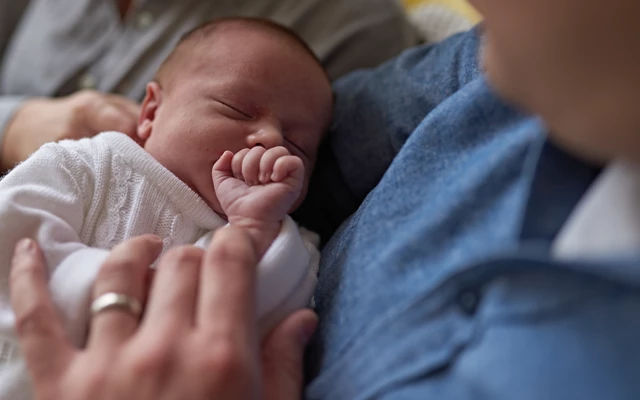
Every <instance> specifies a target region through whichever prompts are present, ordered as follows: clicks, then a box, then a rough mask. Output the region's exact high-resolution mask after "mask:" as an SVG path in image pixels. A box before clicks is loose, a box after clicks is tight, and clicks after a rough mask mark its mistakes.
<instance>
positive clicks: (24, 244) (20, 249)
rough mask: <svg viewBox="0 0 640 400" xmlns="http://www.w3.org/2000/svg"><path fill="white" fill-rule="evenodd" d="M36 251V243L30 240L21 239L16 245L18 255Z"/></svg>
mask: <svg viewBox="0 0 640 400" xmlns="http://www.w3.org/2000/svg"><path fill="white" fill-rule="evenodd" d="M34 249H35V242H34V241H33V240H32V239H29V238H24V239H20V241H19V242H18V244H16V252H17V253H31V252H33V250H34Z"/></svg>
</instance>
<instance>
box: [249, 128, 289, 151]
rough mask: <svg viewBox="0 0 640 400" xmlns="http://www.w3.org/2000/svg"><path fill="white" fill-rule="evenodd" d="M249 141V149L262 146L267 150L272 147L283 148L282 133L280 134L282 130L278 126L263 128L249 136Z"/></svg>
mask: <svg viewBox="0 0 640 400" xmlns="http://www.w3.org/2000/svg"><path fill="white" fill-rule="evenodd" d="M247 141H248V143H247V144H248V147H254V146H262V147H264V148H265V149H269V148H271V147H276V146H282V144H283V138H282V132H280V129H279V128H278V127H276V126H271V125H269V126H263V127H260V129H258V130H257V131H256V132H255V133H252V134H251V135H249V136H248V137H247Z"/></svg>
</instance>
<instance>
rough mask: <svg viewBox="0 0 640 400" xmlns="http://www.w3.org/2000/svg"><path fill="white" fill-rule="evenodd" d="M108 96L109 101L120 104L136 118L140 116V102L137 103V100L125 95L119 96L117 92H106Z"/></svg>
mask: <svg viewBox="0 0 640 400" xmlns="http://www.w3.org/2000/svg"><path fill="white" fill-rule="evenodd" d="M105 96H106V98H107V100H108V101H110V102H112V103H114V104H116V105H118V106H119V107H120V108H122V109H123V110H124V111H125V112H127V113H128V114H129V115H131V116H133V117H134V118H136V119H137V118H138V116H139V115H140V104H139V103H136V102H135V101H133V100H131V99H128V98H126V97H124V96H119V95H117V94H105Z"/></svg>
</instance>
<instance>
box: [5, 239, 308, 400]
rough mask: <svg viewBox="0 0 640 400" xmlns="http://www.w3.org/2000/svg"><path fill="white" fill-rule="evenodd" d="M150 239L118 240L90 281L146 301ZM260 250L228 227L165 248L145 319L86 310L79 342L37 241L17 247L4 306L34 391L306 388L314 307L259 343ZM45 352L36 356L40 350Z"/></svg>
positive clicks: (158, 395) (75, 394)
mask: <svg viewBox="0 0 640 400" xmlns="http://www.w3.org/2000/svg"><path fill="white" fill-rule="evenodd" d="M160 249H161V243H160V241H159V240H158V239H157V238H155V237H153V236H149V235H146V236H141V237H138V238H134V239H131V240H129V241H126V242H124V243H122V244H121V245H119V246H116V247H115V248H114V249H113V250H112V252H111V254H110V255H109V257H108V258H107V260H106V261H105V263H104V265H103V267H102V269H101V271H100V273H99V276H98V278H97V280H96V283H95V287H94V293H93V294H94V298H95V297H96V296H99V295H101V294H104V293H107V292H117V293H122V294H125V295H127V296H131V297H135V298H138V299H144V298H145V296H144V294H145V291H146V283H145V282H147V281H148V276H149V268H148V266H149V265H150V263H151V262H153V260H154V259H155V258H156V257H157V255H158V253H159V252H160ZM256 261H257V259H256V252H255V249H254V248H253V246H252V244H251V241H250V240H249V238H248V236H247V234H246V233H245V232H244V231H242V230H240V229H238V228H233V227H227V228H223V229H221V230H219V231H218V232H216V234H215V236H214V238H213V240H212V242H211V245H210V246H209V248H208V249H207V250H206V252H204V251H202V250H200V249H198V248H195V247H192V246H184V247H180V248H176V249H172V250H170V251H169V252H167V254H166V255H165V256H163V257H162V258H161V259H160V261H159V262H158V265H157V271H156V272H155V276H154V278H153V283H152V287H151V291H150V294H149V297H148V301H147V305H146V310H145V312H144V317H143V319H142V321H141V322H139V321H138V319H137V318H136V317H134V316H133V315H132V314H129V313H128V312H126V311H123V310H122V309H110V310H106V311H102V312H99V313H98V314H96V315H94V316H93V319H92V322H91V329H90V334H89V341H88V344H87V347H86V348H85V349H77V348H74V347H73V346H72V345H71V344H70V343H69V341H68V339H67V338H66V337H65V334H64V330H63V327H62V325H61V323H60V319H59V317H58V316H57V314H56V312H55V309H54V305H53V303H52V301H51V297H50V294H49V292H48V289H47V283H46V276H45V269H44V266H43V258H42V254H41V252H40V250H39V249H38V247H37V245H36V244H35V243H34V242H33V241H31V240H29V239H26V240H23V241H21V242H20V243H19V244H18V245H17V246H16V252H15V255H14V259H13V264H12V272H11V278H10V279H11V282H10V283H11V302H12V305H13V308H14V311H15V314H16V321H17V323H16V328H17V332H18V336H19V339H20V345H21V349H22V352H23V354H24V356H25V359H26V363H27V366H28V368H29V371H30V373H31V375H32V378H33V379H32V381H33V383H34V386H35V393H36V397H37V398H38V399H72V400H73V399H212V398H215V399H253V398H261V397H264V398H267V399H292V398H299V397H300V394H301V385H302V355H303V349H304V345H305V344H306V342H307V340H308V339H309V336H310V335H311V334H312V332H313V330H314V329H315V326H316V321H317V320H316V317H315V315H314V314H313V313H312V312H311V311H309V310H303V311H298V312H297V313H295V314H292V315H291V316H290V317H289V318H288V319H286V320H285V321H284V322H283V323H281V324H280V325H279V326H278V327H277V328H276V329H274V331H273V332H272V333H271V334H270V336H269V337H267V339H265V342H264V343H263V346H262V351H259V350H258V347H259V346H258V342H257V341H258V339H257V323H256V316H255V265H256ZM45 354H46V355H47V356H46V357H43V355H45Z"/></svg>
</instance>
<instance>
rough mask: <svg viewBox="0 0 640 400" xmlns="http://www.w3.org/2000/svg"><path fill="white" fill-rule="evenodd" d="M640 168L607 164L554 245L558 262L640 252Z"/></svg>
mask: <svg viewBox="0 0 640 400" xmlns="http://www.w3.org/2000/svg"><path fill="white" fill-rule="evenodd" d="M638 205H640V166H638V165H636V164H633V163H630V162H627V161H614V162H612V163H611V164H609V165H608V166H607V167H606V169H605V170H604V171H603V172H602V174H601V175H600V176H599V177H598V178H597V180H596V181H595V182H594V183H593V185H592V186H591V187H590V188H589V190H588V191H587V192H586V193H585V195H584V196H583V198H582V199H581V200H580V202H579V203H578V205H577V206H576V207H575V209H574V211H573V212H572V213H571V215H570V217H569V219H568V220H567V222H566V223H565V224H564V225H563V227H562V229H561V231H560V232H559V234H558V236H557V238H556V240H555V241H554V242H553V246H552V254H553V256H554V257H556V258H560V259H575V258H602V257H608V256H614V255H620V254H634V253H636V252H637V251H638V249H640V207H638Z"/></svg>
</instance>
